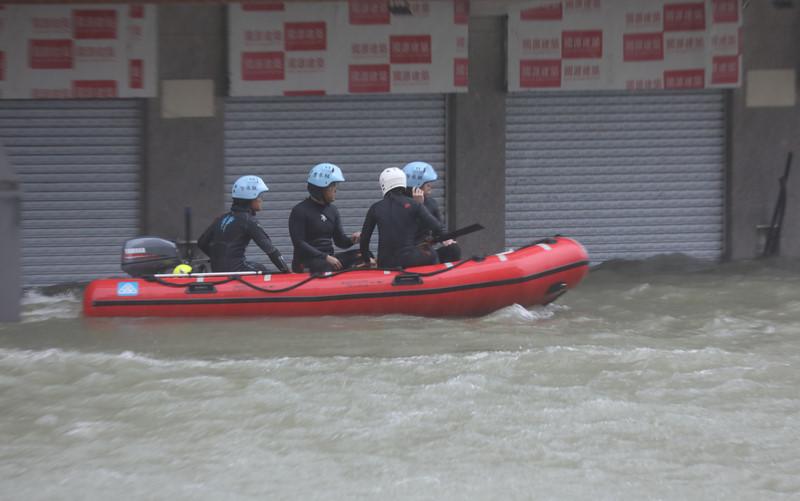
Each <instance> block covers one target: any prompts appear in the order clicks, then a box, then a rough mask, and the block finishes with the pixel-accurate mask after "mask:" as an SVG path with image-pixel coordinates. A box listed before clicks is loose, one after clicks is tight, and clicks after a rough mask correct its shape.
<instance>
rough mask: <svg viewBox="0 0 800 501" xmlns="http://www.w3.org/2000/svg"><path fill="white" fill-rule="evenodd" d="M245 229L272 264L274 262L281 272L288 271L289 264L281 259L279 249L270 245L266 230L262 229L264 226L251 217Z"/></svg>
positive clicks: (270, 241)
mask: <svg viewBox="0 0 800 501" xmlns="http://www.w3.org/2000/svg"><path fill="white" fill-rule="evenodd" d="M247 229H248V232H249V234H250V238H252V239H253V241H254V242H255V243H256V245H258V247H259V248H260V249H261V250H262V251H264V254H266V255H267V256H268V257H269V260H270V261H272V264H274V265H275V267H276V268H278V269H279V270H280V271H281V272H282V273H289V266H287V265H286V261H284V260H283V256H282V255H281V251H279V250H278V249H277V248H276V247H275V246H274V245H272V240H270V238H269V235H267V232H266V231H264V228H262V227H261V225H260V224H258V223H257V222H256V220H255V219H251V220H250V222H249V224H248V228H247Z"/></svg>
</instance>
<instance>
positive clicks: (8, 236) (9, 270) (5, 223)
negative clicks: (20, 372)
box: [0, 145, 22, 322]
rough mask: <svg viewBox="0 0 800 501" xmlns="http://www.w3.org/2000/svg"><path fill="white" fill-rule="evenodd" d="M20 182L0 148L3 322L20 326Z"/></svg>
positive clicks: (0, 312)
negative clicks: (15, 323)
mask: <svg viewBox="0 0 800 501" xmlns="http://www.w3.org/2000/svg"><path fill="white" fill-rule="evenodd" d="M20 203H21V198H20V192H19V182H18V180H17V176H16V173H15V172H14V168H13V166H12V165H11V161H10V160H9V159H8V156H7V155H6V153H5V148H4V147H3V146H2V145H0V235H2V236H0V270H2V273H0V276H2V277H3V278H2V279H0V322H18V321H19V309H20V297H21V296H22V271H21V270H22V262H21V258H20V245H21V244H20V214H21V211H22V208H21V207H20Z"/></svg>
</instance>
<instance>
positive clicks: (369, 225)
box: [359, 205, 375, 261]
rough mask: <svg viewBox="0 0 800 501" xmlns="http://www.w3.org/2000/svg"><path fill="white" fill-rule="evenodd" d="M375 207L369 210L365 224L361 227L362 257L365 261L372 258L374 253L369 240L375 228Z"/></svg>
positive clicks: (360, 245)
mask: <svg viewBox="0 0 800 501" xmlns="http://www.w3.org/2000/svg"><path fill="white" fill-rule="evenodd" d="M373 207H375V206H374V205H373V206H372V207H370V208H369V210H368V211H367V217H365V218H364V225H363V226H362V227H361V240H360V241H359V248H360V249H361V257H362V258H363V259H364V261H367V260H368V259H370V258H372V257H373V256H372V253H371V252H370V251H369V241H370V239H371V238H372V232H373V231H374V230H375V214H374V211H373Z"/></svg>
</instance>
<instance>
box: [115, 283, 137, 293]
mask: <svg viewBox="0 0 800 501" xmlns="http://www.w3.org/2000/svg"><path fill="white" fill-rule="evenodd" d="M138 295H139V284H138V283H136V282H120V283H118V284H117V296H138Z"/></svg>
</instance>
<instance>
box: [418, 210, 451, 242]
mask: <svg viewBox="0 0 800 501" xmlns="http://www.w3.org/2000/svg"><path fill="white" fill-rule="evenodd" d="M416 206H417V221H419V223H420V225H421V226H422V227H423V228H425V229H428V230H431V231H432V232H433V234H434V235H441V234H442V233H444V227H443V226H442V223H440V222H439V220H438V219H436V218H435V217H433V215H432V214H431V213H430V212H429V211H428V209H427V208H426V207H425V205H424V204H416Z"/></svg>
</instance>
